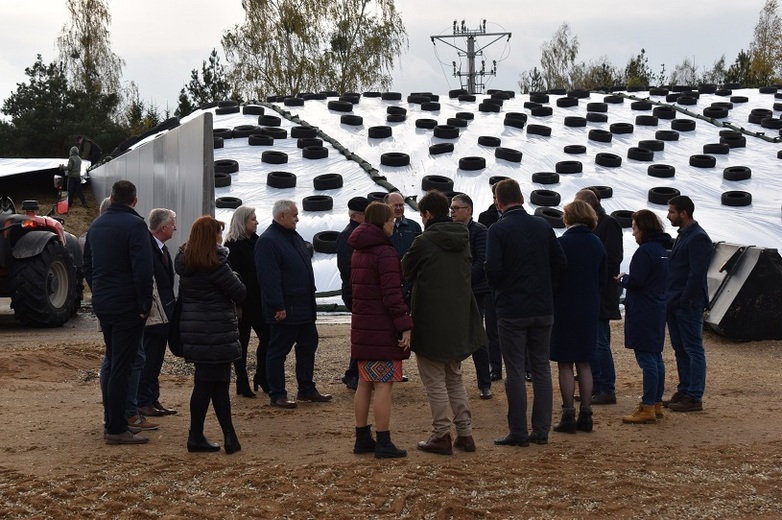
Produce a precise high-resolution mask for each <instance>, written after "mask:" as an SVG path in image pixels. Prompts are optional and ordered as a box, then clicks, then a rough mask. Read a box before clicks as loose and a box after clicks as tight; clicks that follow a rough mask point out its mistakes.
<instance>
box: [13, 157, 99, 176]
mask: <svg viewBox="0 0 782 520" xmlns="http://www.w3.org/2000/svg"><path fill="white" fill-rule="evenodd" d="M66 164H68V158H67V157H66V158H65V159H0V178H3V177H13V176H15V175H24V174H25V173H35V172H40V171H43V170H52V171H53V173H59V171H55V170H59V167H60V166H64V165H66ZM90 164H91V163H90V161H87V160H84V159H83V160H82V161H81V176H82V177H83V178H84V177H85V176H86V174H87V168H89V167H90Z"/></svg>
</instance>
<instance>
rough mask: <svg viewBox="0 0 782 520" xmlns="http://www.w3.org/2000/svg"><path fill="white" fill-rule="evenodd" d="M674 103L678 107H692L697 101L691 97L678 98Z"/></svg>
mask: <svg viewBox="0 0 782 520" xmlns="http://www.w3.org/2000/svg"><path fill="white" fill-rule="evenodd" d="M676 103H677V104H679V105H685V106H692V105H697V104H698V99H697V98H694V97H692V96H679V97H678V98H677V99H676Z"/></svg>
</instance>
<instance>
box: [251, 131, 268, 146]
mask: <svg viewBox="0 0 782 520" xmlns="http://www.w3.org/2000/svg"><path fill="white" fill-rule="evenodd" d="M247 144H249V145H250V146H272V145H273V144H274V138H273V137H270V136H268V135H263V134H252V135H249V136H247Z"/></svg>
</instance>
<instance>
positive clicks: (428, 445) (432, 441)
mask: <svg viewBox="0 0 782 520" xmlns="http://www.w3.org/2000/svg"><path fill="white" fill-rule="evenodd" d="M418 449H419V450H421V451H426V452H429V453H436V454H438V455H453V446H452V445H451V434H450V433H446V434H445V435H443V436H442V437H440V438H437V437H435V436H434V434H432V436H431V437H429V440H426V441H421V442H419V443H418Z"/></svg>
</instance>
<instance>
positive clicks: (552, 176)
mask: <svg viewBox="0 0 782 520" xmlns="http://www.w3.org/2000/svg"><path fill="white" fill-rule="evenodd" d="M532 182H535V183H537V184H557V183H559V174H558V173H554V172H535V173H533V174H532Z"/></svg>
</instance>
